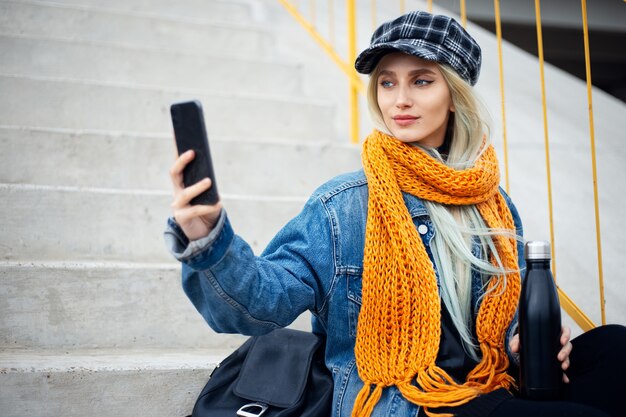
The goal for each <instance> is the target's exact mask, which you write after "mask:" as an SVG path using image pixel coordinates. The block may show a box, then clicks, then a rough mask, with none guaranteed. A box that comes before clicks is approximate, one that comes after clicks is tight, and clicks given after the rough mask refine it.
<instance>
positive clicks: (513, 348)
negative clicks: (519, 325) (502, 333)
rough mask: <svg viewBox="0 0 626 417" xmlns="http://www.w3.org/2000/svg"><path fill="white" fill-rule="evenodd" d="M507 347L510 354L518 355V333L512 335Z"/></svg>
mask: <svg viewBox="0 0 626 417" xmlns="http://www.w3.org/2000/svg"><path fill="white" fill-rule="evenodd" d="M509 347H510V348H511V352H512V353H519V333H517V334H515V335H513V337H512V338H511V340H510V341H509Z"/></svg>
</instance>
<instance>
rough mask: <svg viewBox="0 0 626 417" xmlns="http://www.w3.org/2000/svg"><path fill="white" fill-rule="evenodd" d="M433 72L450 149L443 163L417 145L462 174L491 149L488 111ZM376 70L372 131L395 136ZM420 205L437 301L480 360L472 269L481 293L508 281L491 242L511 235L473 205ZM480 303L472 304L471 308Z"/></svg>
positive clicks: (459, 82) (462, 87)
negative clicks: (446, 110) (443, 91)
mask: <svg viewBox="0 0 626 417" xmlns="http://www.w3.org/2000/svg"><path fill="white" fill-rule="evenodd" d="M437 67H438V68H439V70H440V71H441V74H442V75H443V78H444V79H445V81H446V83H447V84H448V87H449V90H450V97H451V100H452V103H453V107H454V112H453V113H451V114H450V118H449V123H448V131H447V132H446V141H447V142H448V144H449V149H448V150H447V155H446V156H445V158H444V156H442V155H441V154H440V153H439V151H438V150H437V149H434V148H426V147H423V146H420V145H419V144H416V146H420V147H421V148H422V149H424V150H425V151H427V152H428V153H429V154H430V155H432V156H433V157H434V158H437V159H439V160H440V161H442V162H443V163H445V164H446V165H448V166H450V167H452V168H454V169H458V170H461V169H466V168H469V167H472V166H474V164H475V162H476V160H477V159H478V158H479V157H480V155H481V154H482V153H483V152H484V151H485V149H486V148H487V147H488V145H489V122H488V117H487V112H486V110H485V107H484V105H483V104H482V103H481V101H480V100H479V99H478V97H477V96H476V94H475V92H474V89H473V88H472V86H470V85H469V83H468V82H467V81H465V80H464V79H462V78H461V77H460V76H459V75H458V74H457V73H456V71H454V70H453V69H452V68H451V67H449V66H447V65H444V64H440V63H437ZM380 71H381V68H380V65H377V66H376V68H375V69H374V71H373V72H372V73H371V75H370V79H369V84H368V88H367V101H368V109H369V112H370V116H371V118H372V122H373V123H374V126H375V127H376V129H378V130H380V131H381V132H384V133H386V134H389V135H391V136H393V134H392V133H391V131H390V130H389V128H388V127H387V126H386V124H385V122H384V119H383V116H382V113H381V110H380V107H379V106H378V76H379V74H380ZM424 204H425V206H426V209H427V210H428V213H429V215H430V219H431V221H432V222H433V225H434V226H435V234H434V237H433V241H432V249H433V250H432V253H433V258H434V261H435V266H436V270H437V273H438V276H439V282H440V288H441V298H442V300H443V302H444V304H445V306H446V308H447V309H448V312H449V313H450V317H451V319H452V321H453V323H454V325H455V327H456V328H457V330H458V332H459V334H460V336H461V340H462V342H463V347H464V349H465V351H466V352H467V353H468V354H469V355H470V356H471V357H472V358H474V359H475V360H478V359H479V358H478V354H477V343H476V341H475V340H474V337H473V330H472V329H473V325H474V317H473V316H472V305H471V302H472V299H471V298H472V270H476V271H478V273H480V274H481V276H482V285H483V288H485V287H486V285H487V282H488V280H489V279H490V277H492V276H495V277H497V278H496V279H506V278H505V273H507V272H510V271H505V269H504V267H503V265H502V262H501V261H500V259H499V256H498V253H497V250H496V248H495V245H494V242H493V238H492V237H493V236H494V235H496V234H504V235H507V236H510V235H511V232H509V231H503V230H493V229H489V228H488V227H487V226H486V224H485V222H484V220H483V219H482V217H481V216H480V213H479V212H478V209H477V208H476V206H474V205H469V206H446V205H443V204H439V203H435V202H432V201H426V200H425V201H424ZM474 239H477V240H478V243H479V245H480V247H481V252H482V253H481V256H480V257H477V256H476V255H475V254H474V253H472V243H473V241H474ZM490 256H493V257H494V259H495V260H496V265H497V266H494V265H492V264H491V263H490V262H489V257H490ZM505 284H506V282H505ZM480 300H481V299H478V300H475V301H476V306H475V308H477V306H478V304H479V302H480Z"/></svg>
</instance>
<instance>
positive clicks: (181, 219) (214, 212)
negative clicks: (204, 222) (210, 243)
mask: <svg viewBox="0 0 626 417" xmlns="http://www.w3.org/2000/svg"><path fill="white" fill-rule="evenodd" d="M221 209H222V205H221V204H220V203H217V204H216V205H214V206H203V205H196V206H187V207H183V208H180V209H177V210H175V211H174V219H175V220H176V222H177V223H178V224H185V223H187V222H189V221H190V220H192V219H195V218H206V217H208V218H216V217H217V216H218V215H219V212H220V210H221ZM211 226H212V225H211Z"/></svg>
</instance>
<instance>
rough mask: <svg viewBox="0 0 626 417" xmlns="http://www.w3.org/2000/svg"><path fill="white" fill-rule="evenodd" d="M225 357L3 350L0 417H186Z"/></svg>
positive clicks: (161, 352)
mask: <svg viewBox="0 0 626 417" xmlns="http://www.w3.org/2000/svg"><path fill="white" fill-rule="evenodd" d="M228 353H230V352H226V351H219V352H216V351H212V350H194V351H173V352H172V351H167V350H144V351H126V350H110V351H107V350H102V349H98V350H85V351H70V350H54V351H46V350H37V351H25V350H0V386H2V389H0V407H1V409H2V416H3V417H22V416H38V417H59V416H63V417H84V416H90V415H98V416H101V417H120V416H150V417H183V416H187V415H189V414H191V411H192V408H193V405H194V403H195V400H196V398H197V397H198V395H199V394H200V391H201V390H202V388H203V387H204V385H205V384H206V382H207V380H208V379H209V376H210V374H211V372H212V370H213V369H214V368H215V366H216V365H217V364H218V363H219V362H220V361H221V360H222V359H223V358H224V357H225V356H226V355H227V354H228Z"/></svg>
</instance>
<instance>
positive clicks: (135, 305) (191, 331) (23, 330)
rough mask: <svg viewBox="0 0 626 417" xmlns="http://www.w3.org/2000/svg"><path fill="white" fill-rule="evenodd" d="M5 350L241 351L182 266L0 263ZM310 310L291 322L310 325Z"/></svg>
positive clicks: (0, 341)
mask: <svg viewBox="0 0 626 417" xmlns="http://www.w3.org/2000/svg"><path fill="white" fill-rule="evenodd" d="M0 294H1V295H2V299H3V300H6V302H3V303H2V304H0V349H2V348H5V349H7V348H8V349H16V348H22V349H23V348H33V349H35V348H42V349H96V348H104V349H110V348H116V349H143V348H146V349H148V348H149V349H157V348H158V349H189V348H198V347H202V348H205V349H214V350H219V349H226V350H228V349H234V348H236V347H237V346H239V345H240V344H241V343H242V337H241V336H238V335H230V334H216V333H215V332H213V331H212V330H211V328H210V327H209V326H208V325H207V324H206V323H205V322H204V320H203V319H202V317H201V316H200V314H199V313H198V312H197V311H196V309H195V308H194V307H193V305H192V304H191V302H189V300H188V299H187V297H186V295H185V294H184V292H183V289H182V287H181V277H180V265H179V264H178V263H167V264H154V263H146V264H138V263H113V262H97V263H93V262H80V263H71V262H43V263H42V262H39V263H25V262H0ZM310 323H311V316H310V314H309V313H306V314H303V315H302V316H301V317H299V318H298V319H297V320H296V321H295V322H294V323H293V324H292V325H291V327H292V328H298V329H301V330H310V329H311V325H310Z"/></svg>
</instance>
